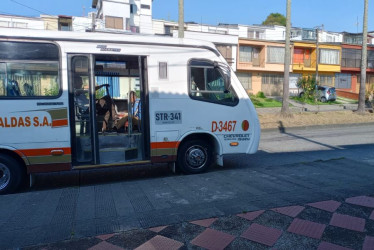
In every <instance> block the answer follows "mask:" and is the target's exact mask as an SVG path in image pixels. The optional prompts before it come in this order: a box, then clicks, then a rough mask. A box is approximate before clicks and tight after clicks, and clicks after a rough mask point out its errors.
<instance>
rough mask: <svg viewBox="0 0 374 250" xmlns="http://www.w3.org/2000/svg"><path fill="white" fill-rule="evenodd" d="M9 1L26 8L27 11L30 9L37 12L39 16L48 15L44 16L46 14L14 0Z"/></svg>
mask: <svg viewBox="0 0 374 250" xmlns="http://www.w3.org/2000/svg"><path fill="white" fill-rule="evenodd" d="M10 1H12V2H14V3H16V4H19V5H21V6H23V7H26V8H28V9H30V10H34V11H36V12H39V13H41V14H43V15H48V14H46V13H44V12H42V11H40V10H37V9H35V8H33V7H30V6H28V5H26V4H23V3H20V2H17V1H16V0H10Z"/></svg>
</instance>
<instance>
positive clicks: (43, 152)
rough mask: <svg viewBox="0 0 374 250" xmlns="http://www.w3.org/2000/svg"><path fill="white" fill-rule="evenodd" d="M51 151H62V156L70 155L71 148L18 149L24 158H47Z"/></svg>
mask: <svg viewBox="0 0 374 250" xmlns="http://www.w3.org/2000/svg"><path fill="white" fill-rule="evenodd" d="M53 150H63V151H64V155H70V154H71V148H38V149H20V150H18V151H19V152H21V153H22V154H24V155H25V156H49V155H52V153H51V151H53Z"/></svg>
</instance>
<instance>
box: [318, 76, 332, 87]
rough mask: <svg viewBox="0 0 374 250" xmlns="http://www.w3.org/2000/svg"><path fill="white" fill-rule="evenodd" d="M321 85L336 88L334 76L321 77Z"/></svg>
mask: <svg viewBox="0 0 374 250" xmlns="http://www.w3.org/2000/svg"><path fill="white" fill-rule="evenodd" d="M318 83H319V85H324V86H331V87H334V76H332V75H319V81H318Z"/></svg>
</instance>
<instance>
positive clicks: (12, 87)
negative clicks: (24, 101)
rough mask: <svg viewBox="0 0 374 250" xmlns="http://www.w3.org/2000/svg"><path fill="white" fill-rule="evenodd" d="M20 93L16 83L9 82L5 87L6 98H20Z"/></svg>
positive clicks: (13, 81)
mask: <svg viewBox="0 0 374 250" xmlns="http://www.w3.org/2000/svg"><path fill="white" fill-rule="evenodd" d="M20 95H21V91H20V90H19V86H18V82H17V81H15V80H11V81H9V82H8V85H7V96H20Z"/></svg>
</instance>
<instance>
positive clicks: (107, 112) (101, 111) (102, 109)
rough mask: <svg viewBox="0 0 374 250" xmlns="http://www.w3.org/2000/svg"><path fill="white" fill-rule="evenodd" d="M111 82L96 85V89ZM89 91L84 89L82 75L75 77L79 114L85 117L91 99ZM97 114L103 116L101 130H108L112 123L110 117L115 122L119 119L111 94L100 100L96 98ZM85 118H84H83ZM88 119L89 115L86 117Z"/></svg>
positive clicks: (75, 94) (75, 95)
mask: <svg viewBox="0 0 374 250" xmlns="http://www.w3.org/2000/svg"><path fill="white" fill-rule="evenodd" d="M108 86H109V84H103V85H98V86H96V87H95V90H99V89H100V88H102V87H108ZM87 93H88V91H87V90H85V89H83V80H82V78H81V77H80V76H76V77H75V78H74V100H75V102H76V104H77V107H78V110H77V112H78V114H79V115H80V116H82V118H84V117H85V116H88V112H89V99H88V97H87ZM96 115H97V116H98V117H101V118H102V120H103V121H102V128H101V131H102V132H105V131H107V130H108V129H109V128H110V127H111V125H110V124H109V123H110V118H112V121H113V123H114V120H115V119H117V116H116V111H115V105H114V103H113V101H112V99H111V98H110V96H109V95H105V96H103V97H101V98H99V99H98V100H96ZM83 120H84V119H83ZM86 120H88V117H86Z"/></svg>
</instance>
